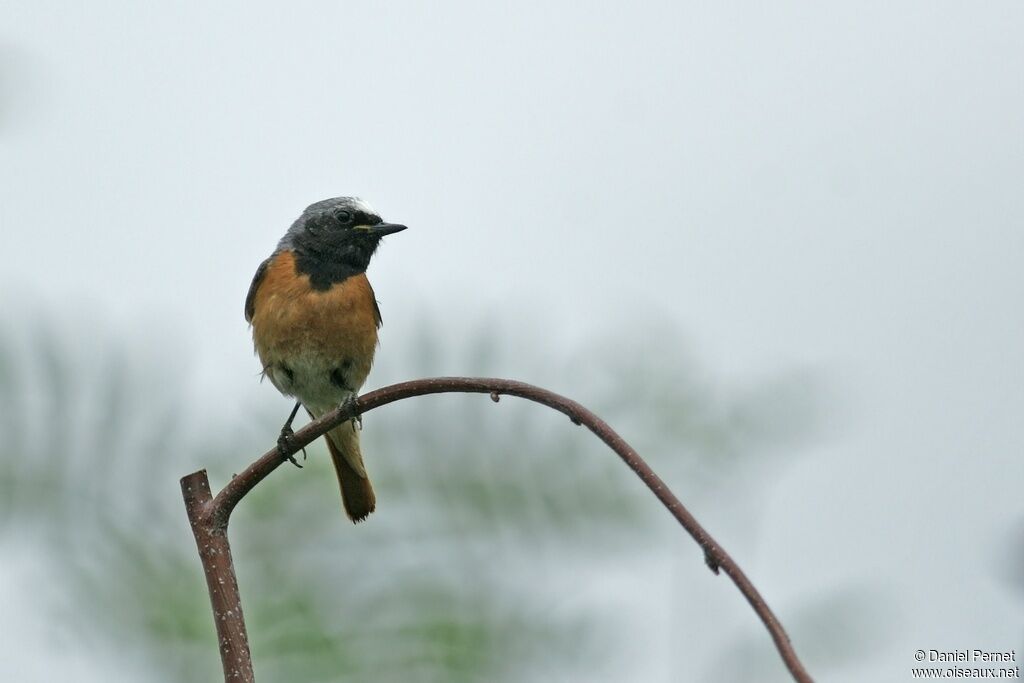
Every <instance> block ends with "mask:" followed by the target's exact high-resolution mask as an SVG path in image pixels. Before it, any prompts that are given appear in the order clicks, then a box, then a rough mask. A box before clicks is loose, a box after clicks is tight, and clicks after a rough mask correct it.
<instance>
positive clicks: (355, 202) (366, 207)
mask: <svg viewBox="0 0 1024 683" xmlns="http://www.w3.org/2000/svg"><path fill="white" fill-rule="evenodd" d="M352 206H353V207H355V209H356V210H357V211H362V212H363V213H368V214H370V215H371V216H379V215H380V214H379V213H377V209H375V208H373V207H372V206H370V202H368V201H366V200H364V199H360V198H359V197H352Z"/></svg>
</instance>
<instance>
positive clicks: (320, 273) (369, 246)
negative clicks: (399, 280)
mask: <svg viewBox="0 0 1024 683" xmlns="http://www.w3.org/2000/svg"><path fill="white" fill-rule="evenodd" d="M379 242H380V240H379V239H375V238H373V237H370V236H365V237H364V236H362V235H359V236H354V235H353V236H352V237H348V238H341V239H339V236H337V235H319V236H318V235H311V234H309V233H306V234H304V235H302V236H299V237H297V238H296V240H295V244H294V245H293V247H292V249H293V250H294V252H295V267H296V268H297V269H298V271H299V272H300V273H304V274H306V275H308V276H309V282H310V284H311V285H313V289H317V290H321V291H322V290H326V289H330V288H331V285H334V284H336V283H338V282H344V281H345V280H347V279H348V278H350V277H352V276H353V275H359V274H360V273H365V272H366V268H367V267H368V266H369V265H370V257H371V256H373V252H374V251H376V249H377V244H378V243H379Z"/></svg>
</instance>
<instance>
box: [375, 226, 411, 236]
mask: <svg viewBox="0 0 1024 683" xmlns="http://www.w3.org/2000/svg"><path fill="white" fill-rule="evenodd" d="M405 228H406V226H404V225H399V224H398V223H378V224H377V225H370V226H367V228H366V231H367V232H369V233H370V234H373V235H380V236H381V237H383V236H384V235H390V234H392V233H395V232H402V231H403V230H405Z"/></svg>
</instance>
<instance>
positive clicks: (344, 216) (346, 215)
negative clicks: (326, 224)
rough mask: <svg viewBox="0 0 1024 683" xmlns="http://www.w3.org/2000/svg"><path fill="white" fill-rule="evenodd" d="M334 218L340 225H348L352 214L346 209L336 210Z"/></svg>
mask: <svg viewBox="0 0 1024 683" xmlns="http://www.w3.org/2000/svg"><path fill="white" fill-rule="evenodd" d="M334 218H335V219H337V221H338V222H339V223H341V224H342V225H348V224H349V223H351V222H352V214H351V213H350V212H348V211H337V212H335V214H334Z"/></svg>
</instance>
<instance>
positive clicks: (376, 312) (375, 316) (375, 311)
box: [366, 280, 384, 330]
mask: <svg viewBox="0 0 1024 683" xmlns="http://www.w3.org/2000/svg"><path fill="white" fill-rule="evenodd" d="M366 286H367V287H369V288H370V301H372V302H373V319H374V320H376V321H377V329H378V330H379V329H380V326H381V325H383V324H384V320H383V319H382V318H381V317H380V302H379V301H377V295H376V294H374V293H373V287H372V286H371V285H370V281H369V280H367V281H366Z"/></svg>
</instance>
